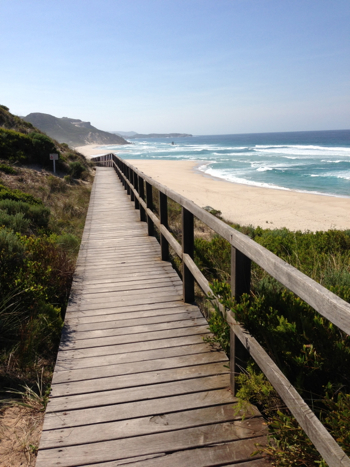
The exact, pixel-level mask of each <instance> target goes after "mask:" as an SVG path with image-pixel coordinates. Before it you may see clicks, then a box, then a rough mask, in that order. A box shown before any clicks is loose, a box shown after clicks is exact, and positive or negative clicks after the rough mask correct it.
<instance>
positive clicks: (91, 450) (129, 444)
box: [36, 422, 258, 467]
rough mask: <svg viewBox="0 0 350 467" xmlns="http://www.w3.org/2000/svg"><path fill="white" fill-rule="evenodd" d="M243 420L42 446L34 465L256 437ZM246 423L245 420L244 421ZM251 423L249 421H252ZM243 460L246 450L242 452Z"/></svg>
mask: <svg viewBox="0 0 350 467" xmlns="http://www.w3.org/2000/svg"><path fill="white" fill-rule="evenodd" d="M242 423H243V422H226V423H220V424H213V425H209V426H203V427H196V428H187V429H183V430H176V431H172V432H165V433H157V434H155V435H147V436H138V437H137V442H136V443H135V439H133V438H125V439H121V440H111V441H105V442H99V443H93V444H85V445H78V446H68V447H62V448H53V449H44V450H42V451H40V456H38V459H37V464H36V465H37V467H41V466H44V465H45V467H47V464H45V462H46V463H49V462H54V463H55V464H56V465H60V466H61V467H71V466H75V465H81V464H82V463H83V462H86V461H88V462H90V463H93V462H102V461H110V460H115V459H116V458H119V459H122V458H127V457H133V456H137V455H145V454H152V453H157V452H164V450H165V449H166V451H167V452H174V451H181V450H183V449H189V448H198V447H200V446H208V445H211V444H215V443H222V442H230V441H232V440H235V439H236V440H238V439H242V438H243V439H244V438H254V437H257V436H258V435H257V430H256V427H255V426H251V427H250V426H249V425H248V426H246V425H242ZM247 423H248V422H247ZM252 425H253V424H252ZM244 457H245V459H247V457H248V456H247V453H246V452H245V456H244Z"/></svg>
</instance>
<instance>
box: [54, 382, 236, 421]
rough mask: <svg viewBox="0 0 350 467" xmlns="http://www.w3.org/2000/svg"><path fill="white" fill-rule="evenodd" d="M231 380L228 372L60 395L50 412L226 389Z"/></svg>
mask: <svg viewBox="0 0 350 467" xmlns="http://www.w3.org/2000/svg"><path fill="white" fill-rule="evenodd" d="M229 379H230V378H229V375H228V374H223V375H218V376H205V377H203V378H197V379H189V380H184V381H176V382H170V383H160V384H154V385H148V386H141V387H132V388H127V389H116V390H110V391H102V392H95V393H91V394H90V393H86V394H79V395H74V396H64V397H57V398H53V399H50V401H49V403H48V407H47V411H48V412H66V411H69V410H77V409H84V408H90V407H102V406H105V405H112V404H121V403H123V402H131V401H140V400H148V399H157V398H159V397H165V396H170V395H178V394H179V395H180V394H189V393H191V392H203V391H208V390H212V389H222V388H225V387H227V386H228V385H229Z"/></svg>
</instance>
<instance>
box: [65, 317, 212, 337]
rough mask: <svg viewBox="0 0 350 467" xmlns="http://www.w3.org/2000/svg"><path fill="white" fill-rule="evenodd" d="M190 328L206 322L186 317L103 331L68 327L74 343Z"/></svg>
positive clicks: (197, 318)
mask: <svg viewBox="0 0 350 467" xmlns="http://www.w3.org/2000/svg"><path fill="white" fill-rule="evenodd" d="M191 326H208V324H207V322H206V320H205V319H204V318H203V316H198V317H196V318H192V319H191V318H190V317H187V319H183V320H181V321H173V322H163V323H152V324H144V325H142V324H139V325H137V324H136V325H135V324H134V325H132V326H126V325H125V326H118V323H117V324H116V326H109V327H108V328H103V329H96V328H95V326H93V325H90V329H88V330H82V329H79V330H77V329H76V328H73V327H72V326H70V327H69V331H70V333H71V336H74V339H75V341H78V340H83V339H95V338H101V337H103V338H106V337H113V336H119V335H127V334H129V335H130V334H139V333H143V332H147V333H150V336H151V333H153V332H155V331H165V330H173V329H174V330H175V329H180V328H187V327H191Z"/></svg>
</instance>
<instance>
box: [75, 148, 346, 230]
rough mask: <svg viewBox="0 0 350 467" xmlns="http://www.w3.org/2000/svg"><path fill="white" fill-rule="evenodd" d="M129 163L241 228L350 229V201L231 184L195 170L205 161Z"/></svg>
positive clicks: (97, 151) (87, 151)
mask: <svg viewBox="0 0 350 467" xmlns="http://www.w3.org/2000/svg"><path fill="white" fill-rule="evenodd" d="M76 149H77V150H78V151H80V152H81V153H82V154H84V155H85V156H86V157H88V158H90V157H92V156H93V155H99V154H106V151H104V152H103V150H102V149H96V145H89V146H82V147H80V148H76ZM107 152H108V151H107ZM129 162H130V163H131V164H133V165H134V166H135V167H137V168H138V169H139V170H141V171H142V172H144V173H145V174H147V175H148V176H150V177H152V178H154V179H155V180H157V181H158V182H160V183H162V184H164V185H166V186H168V187H169V188H171V189H172V190H174V191H177V192H178V193H180V194H182V195H184V196H186V197H187V198H189V199H191V200H192V201H193V202H195V203H196V204H198V205H199V206H201V207H204V206H211V207H212V208H214V209H217V210H220V211H221V212H222V216H223V217H224V218H225V219H228V220H230V221H231V222H234V223H237V224H240V225H253V226H254V227H256V226H261V227H262V228H272V229H273V228H282V227H287V228H288V229H291V230H301V231H305V230H311V231H317V230H329V229H350V198H338V197H333V196H323V195H314V194H307V193H299V192H296V191H289V190H275V189H269V188H258V187H252V186H247V185H241V184H237V183H231V182H226V181H222V180H219V179H215V178H212V177H209V176H206V175H205V174H203V173H201V172H199V171H198V170H196V167H197V166H198V165H200V161H198V162H196V161H164V160H159V161H154V160H152V161H150V160H130V161H129Z"/></svg>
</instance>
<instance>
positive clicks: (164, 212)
mask: <svg viewBox="0 0 350 467" xmlns="http://www.w3.org/2000/svg"><path fill="white" fill-rule="evenodd" d="M159 220H160V223H161V224H162V225H164V227H165V228H166V229H168V197H167V196H166V195H165V194H164V193H162V192H161V191H160V192H159ZM160 249H161V257H162V261H169V243H168V241H167V239H166V238H165V237H164V236H163V235H162V234H160Z"/></svg>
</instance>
